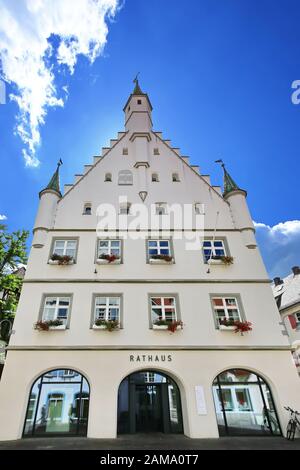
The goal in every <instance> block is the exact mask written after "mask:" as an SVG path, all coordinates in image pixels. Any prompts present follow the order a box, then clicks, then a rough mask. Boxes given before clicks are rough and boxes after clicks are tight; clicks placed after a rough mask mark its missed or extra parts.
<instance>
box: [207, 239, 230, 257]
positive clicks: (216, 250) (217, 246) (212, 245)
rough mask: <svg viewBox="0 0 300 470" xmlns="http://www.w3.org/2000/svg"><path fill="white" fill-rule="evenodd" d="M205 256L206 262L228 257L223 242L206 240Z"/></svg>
mask: <svg viewBox="0 0 300 470" xmlns="http://www.w3.org/2000/svg"><path fill="white" fill-rule="evenodd" d="M203 255H204V259H205V262H207V261H208V260H209V259H210V258H214V257H221V256H226V250H225V246H224V241H223V240H214V241H213V240H204V242H203Z"/></svg>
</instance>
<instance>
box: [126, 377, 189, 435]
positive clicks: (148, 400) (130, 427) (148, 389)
mask: <svg viewBox="0 0 300 470" xmlns="http://www.w3.org/2000/svg"><path fill="white" fill-rule="evenodd" d="M138 432H140V433H153V432H162V433H182V432H183V425H182V411H181V399H180V391H179V388H178V386H177V384H176V383H175V382H174V380H172V379H171V378H170V377H169V376H168V375H166V374H164V373H162V372H159V371H155V370H145V371H141V372H135V373H133V374H131V375H129V376H127V377H126V378H125V379H124V380H123V381H122V382H121V384H120V387H119V392H118V434H124V433H130V434H133V433H138Z"/></svg>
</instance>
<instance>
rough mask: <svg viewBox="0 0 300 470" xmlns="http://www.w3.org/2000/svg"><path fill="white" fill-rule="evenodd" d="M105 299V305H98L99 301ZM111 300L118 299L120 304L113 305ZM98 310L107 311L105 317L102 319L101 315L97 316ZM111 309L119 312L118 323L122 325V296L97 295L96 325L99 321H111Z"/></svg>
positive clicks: (95, 303) (95, 308)
mask: <svg viewBox="0 0 300 470" xmlns="http://www.w3.org/2000/svg"><path fill="white" fill-rule="evenodd" d="M100 298H103V299H105V305H100V304H98V305H97V299H100ZM111 299H118V301H119V303H118V304H113V303H111ZM97 309H105V312H104V317H103V318H102V317H100V316H99V314H98V315H97ZM110 309H115V310H118V315H117V319H116V320H115V321H117V322H118V323H119V324H120V323H121V296H119V295H101V294H100V295H95V297H94V323H95V322H96V321H97V320H103V321H110V320H111V318H110V312H109V310H110Z"/></svg>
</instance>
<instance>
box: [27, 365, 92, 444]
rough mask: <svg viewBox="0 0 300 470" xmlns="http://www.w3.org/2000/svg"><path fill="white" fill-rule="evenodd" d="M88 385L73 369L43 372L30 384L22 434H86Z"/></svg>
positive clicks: (28, 435) (30, 435)
mask: <svg viewBox="0 0 300 470" xmlns="http://www.w3.org/2000/svg"><path fill="white" fill-rule="evenodd" d="M89 398H90V387H89V384H88V382H87V380H86V379H85V378H84V377H83V376H82V375H81V374H80V373H79V372H76V371H75V370H70V369H56V370H51V371H49V372H46V373H45V374H43V375H42V376H40V377H39V378H38V379H37V380H36V381H35V383H34V384H33V386H32V388H31V392H30V397H29V401H28V406H27V413H26V419H25V425H24V432H23V435H24V437H33V436H57V435H62V436H65V435H80V436H85V435H86V434H87V424H88V412H89Z"/></svg>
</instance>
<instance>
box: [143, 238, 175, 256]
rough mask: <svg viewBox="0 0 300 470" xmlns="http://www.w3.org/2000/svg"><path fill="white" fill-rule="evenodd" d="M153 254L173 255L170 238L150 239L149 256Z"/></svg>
mask: <svg viewBox="0 0 300 470" xmlns="http://www.w3.org/2000/svg"><path fill="white" fill-rule="evenodd" d="M153 255H167V256H171V249H170V240H148V256H149V258H151V256H153Z"/></svg>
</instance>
